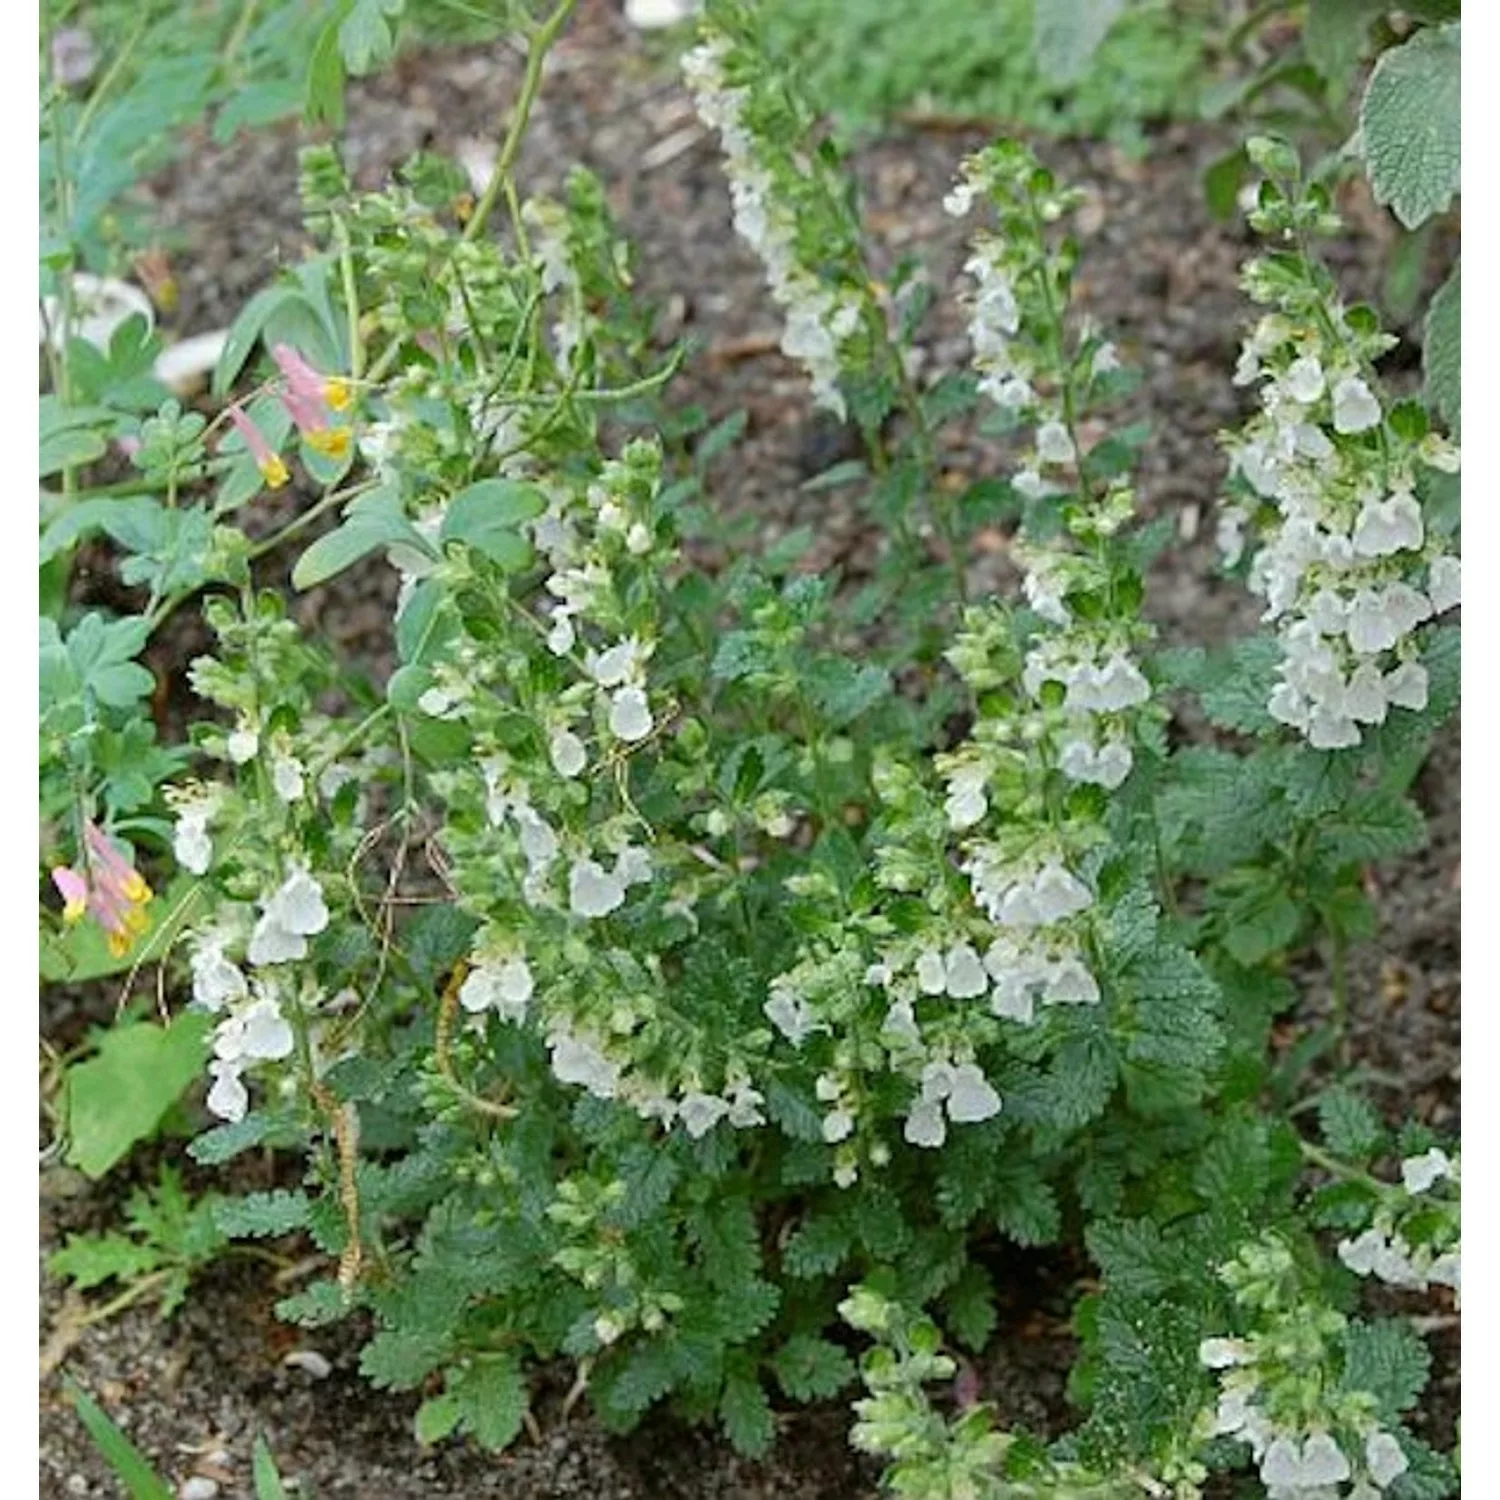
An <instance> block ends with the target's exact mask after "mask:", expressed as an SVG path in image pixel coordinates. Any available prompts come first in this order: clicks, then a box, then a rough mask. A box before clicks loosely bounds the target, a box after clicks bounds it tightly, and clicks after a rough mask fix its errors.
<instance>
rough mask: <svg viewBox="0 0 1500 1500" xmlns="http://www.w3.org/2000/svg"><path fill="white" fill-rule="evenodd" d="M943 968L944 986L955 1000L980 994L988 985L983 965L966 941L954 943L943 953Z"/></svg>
mask: <svg viewBox="0 0 1500 1500" xmlns="http://www.w3.org/2000/svg"><path fill="white" fill-rule="evenodd" d="M923 956H924V957H926V955H925V954H924V955H923ZM943 968H944V971H945V972H944V984H945V987H946V989H947V991H948V993H949V994H950V995H951V996H952V997H953V998H954V999H955V1000H967V999H970V998H972V997H973V996H975V995H982V994H984V992H985V991H986V990H987V989H989V987H990V982H989V976H988V975H987V974H986V973H985V972H984V965H983V964H981V963H980V961H979V955H978V954H977V953H976V952H975V951H974V950H973V948H971V947H970V946H969V944H968V943H955V944H954V945H953V946H952V947H951V948H950V949H949V950H948V952H947V953H946V955H944V958H943Z"/></svg>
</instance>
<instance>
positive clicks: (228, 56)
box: [219, 0, 260, 72]
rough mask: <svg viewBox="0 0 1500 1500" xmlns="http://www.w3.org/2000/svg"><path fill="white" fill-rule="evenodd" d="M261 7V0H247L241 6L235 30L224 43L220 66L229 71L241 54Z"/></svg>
mask: <svg viewBox="0 0 1500 1500" xmlns="http://www.w3.org/2000/svg"><path fill="white" fill-rule="evenodd" d="M259 9H260V0H245V3H244V4H243V5H242V6H241V7H240V13H239V16H238V17H237V18H236V20H235V23H234V30H233V31H231V32H230V33H229V40H228V41H227V42H225V43H224V52H223V55H222V56H221V57H220V58H219V68H220V70H221V71H223V72H227V71H228V70H229V68H230V66H231V65H232V64H233V62H234V60H235V58H236V57H237V56H238V55H239V50H240V48H241V47H242V46H243V45H244V43H245V38H246V36H248V35H249V33H250V26H251V23H252V22H253V21H254V20H255V13H256V11H258V10H259Z"/></svg>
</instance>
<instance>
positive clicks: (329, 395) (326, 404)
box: [271, 344, 354, 458]
mask: <svg viewBox="0 0 1500 1500" xmlns="http://www.w3.org/2000/svg"><path fill="white" fill-rule="evenodd" d="M271 358H272V359H274V360H275V361H276V366H277V368H278V369H279V370H280V371H281V373H282V375H284V376H285V377H286V390H285V391H283V392H282V395H281V399H282V402H283V404H284V405H285V406H286V409H287V411H288V412H290V413H291V418H292V421H294V422H295V423H296V424H297V430H298V431H299V432H300V433H301V434H302V436H303V437H304V438H305V439H306V441H307V444H308V446H309V447H310V448H312V449H314V450H315V451H316V452H318V453H322V454H325V455H326V456H327V457H329V458H342V457H343V456H344V454H346V453H347V452H348V451H349V429H348V428H347V427H335V426H333V425H332V423H331V422H330V421H329V411H330V408H331V409H332V410H333V411H345V410H347V409H348V407H349V406H350V405H352V404H353V401H354V392H353V389H352V387H351V386H350V384H349V382H348V381H347V380H344V379H341V378H340V377H338V376H335V377H334V378H333V379H331V380H330V379H324V377H323V376H321V375H319V374H318V372H317V371H316V370H315V369H313V367H312V366H311V365H310V364H308V362H307V361H306V360H305V359H303V357H302V356H301V355H300V354H299V353H298V352H297V351H296V350H295V349H294V348H292V346H291V345H290V344H277V345H276V346H275V347H274V348H273V349H272V350H271Z"/></svg>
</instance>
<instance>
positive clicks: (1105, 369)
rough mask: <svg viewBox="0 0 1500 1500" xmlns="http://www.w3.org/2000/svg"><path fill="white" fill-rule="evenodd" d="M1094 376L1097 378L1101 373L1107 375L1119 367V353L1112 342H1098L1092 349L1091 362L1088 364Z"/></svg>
mask: <svg viewBox="0 0 1500 1500" xmlns="http://www.w3.org/2000/svg"><path fill="white" fill-rule="evenodd" d="M1089 368H1090V370H1091V372H1092V374H1093V376H1094V378H1095V379H1096V380H1097V379H1098V378H1099V376H1101V375H1108V374H1110V373H1111V372H1112V371H1114V370H1118V369H1119V368H1120V354H1119V351H1118V350H1117V349H1116V348H1115V346H1114V345H1113V344H1108V343H1106V344H1100V345H1099V347H1098V348H1097V349H1095V350H1094V358H1093V362H1092V363H1091V365H1090V366H1089Z"/></svg>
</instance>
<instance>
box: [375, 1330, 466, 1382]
mask: <svg viewBox="0 0 1500 1500" xmlns="http://www.w3.org/2000/svg"><path fill="white" fill-rule="evenodd" d="M448 1342H449V1341H448V1340H447V1339H446V1338H444V1337H443V1336H442V1335H440V1334H436V1333H429V1332H426V1331H425V1330H424V1331H418V1332H411V1331H409V1330H407V1329H404V1328H385V1329H382V1330H381V1331H380V1332H379V1333H377V1334H376V1335H375V1337H374V1338H372V1339H371V1340H370V1342H369V1343H368V1344H366V1345H365V1347H364V1348H363V1349H362V1350H361V1351H360V1355H359V1370H360V1374H362V1375H363V1376H364V1377H365V1379H366V1380H368V1381H369V1382H370V1384H371V1385H373V1386H374V1387H375V1388H376V1389H377V1390H382V1391H385V1390H390V1391H409V1390H412V1389H413V1388H414V1387H416V1386H419V1385H421V1383H422V1382H423V1381H424V1380H426V1379H427V1377H428V1376H429V1375H431V1374H432V1372H433V1371H434V1370H436V1369H437V1368H438V1367H439V1366H440V1365H441V1364H442V1363H443V1361H444V1360H445V1359H446V1358H447V1357H448Z"/></svg>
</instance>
